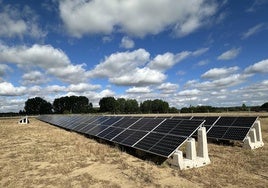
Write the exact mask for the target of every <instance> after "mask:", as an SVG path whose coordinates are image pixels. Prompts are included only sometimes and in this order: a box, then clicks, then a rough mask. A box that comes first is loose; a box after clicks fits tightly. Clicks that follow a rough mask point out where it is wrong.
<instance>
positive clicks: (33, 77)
mask: <svg viewBox="0 0 268 188" xmlns="http://www.w3.org/2000/svg"><path fill="white" fill-rule="evenodd" d="M22 79H23V81H22V84H23V85H31V84H42V83H46V82H48V78H46V77H45V76H44V75H43V74H42V73H41V72H40V71H30V72H28V73H25V74H24V75H23V76H22Z"/></svg>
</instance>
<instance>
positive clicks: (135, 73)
mask: <svg viewBox="0 0 268 188" xmlns="http://www.w3.org/2000/svg"><path fill="white" fill-rule="evenodd" d="M165 79H166V75H164V74H163V73H161V72H159V71H156V70H152V69H150V68H147V67H144V68H136V69H135V70H132V71H131V72H128V73H127V74H124V75H120V76H118V77H112V78H110V79H109V80H110V82H112V83H114V84H116V85H124V86H144V85H151V84H159V83H162V82H163V81H164V80H165Z"/></svg>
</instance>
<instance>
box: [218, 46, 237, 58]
mask: <svg viewBox="0 0 268 188" xmlns="http://www.w3.org/2000/svg"><path fill="white" fill-rule="evenodd" d="M240 51H241V49H240V48H232V49H230V50H228V51H226V52H224V53H222V54H221V55H220V56H218V58H217V59H218V60H230V59H234V58H236V57H237V56H238V54H239V53H240Z"/></svg>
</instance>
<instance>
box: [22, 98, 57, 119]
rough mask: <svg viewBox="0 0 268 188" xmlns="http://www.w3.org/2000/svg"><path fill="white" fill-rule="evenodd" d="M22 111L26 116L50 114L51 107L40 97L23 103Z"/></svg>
mask: <svg viewBox="0 0 268 188" xmlns="http://www.w3.org/2000/svg"><path fill="white" fill-rule="evenodd" d="M24 110H25V113H26V114H33V115H37V114H50V113H52V105H51V103H49V102H47V101H46V100H44V99H42V98H40V97H35V98H31V99H28V100H27V101H26V102H25V107H24Z"/></svg>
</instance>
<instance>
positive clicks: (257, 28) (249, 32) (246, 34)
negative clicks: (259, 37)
mask: <svg viewBox="0 0 268 188" xmlns="http://www.w3.org/2000/svg"><path fill="white" fill-rule="evenodd" d="M263 29H265V26H264V24H258V25H255V26H253V27H251V28H249V29H248V30H247V31H246V32H244V33H243V34H242V39H246V38H248V37H251V36H252V35H255V34H257V33H259V32H261V31H262V30H263Z"/></svg>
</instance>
